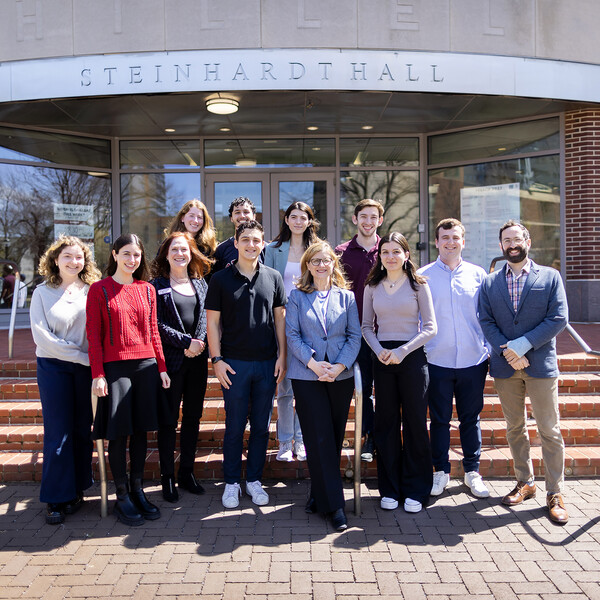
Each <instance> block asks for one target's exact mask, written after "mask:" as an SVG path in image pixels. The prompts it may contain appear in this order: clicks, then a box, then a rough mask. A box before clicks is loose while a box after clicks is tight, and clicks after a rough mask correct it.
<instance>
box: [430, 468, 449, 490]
mask: <svg viewBox="0 0 600 600" xmlns="http://www.w3.org/2000/svg"><path fill="white" fill-rule="evenodd" d="M449 483H450V475H448V473H445V472H444V471H435V472H434V473H433V485H432V486H431V495H432V496H439V495H440V494H441V493H442V492H443V491H444V490H445V489H446V487H447V486H448V484H449Z"/></svg>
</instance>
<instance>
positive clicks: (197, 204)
mask: <svg viewBox="0 0 600 600" xmlns="http://www.w3.org/2000/svg"><path fill="white" fill-rule="evenodd" d="M190 208H197V209H199V210H200V211H202V216H203V217H204V223H202V227H201V228H200V231H198V233H197V234H196V235H195V236H194V241H195V242H196V245H197V246H198V250H200V252H202V254H204V255H205V256H208V257H209V258H210V257H211V256H212V255H213V254H214V253H215V249H216V247H217V234H216V233H215V227H214V225H213V220H212V219H211V218H210V215H209V214H208V210H207V209H206V206H204V203H203V202H201V201H200V200H198V198H193V199H192V200H188V201H187V202H186V203H185V204H184V205H183V206H182V207H181V208H180V209H179V212H178V213H177V214H176V215H175V216H174V217H173V220H172V221H171V222H170V223H169V226H168V227H167V228H166V229H165V237H167V236H169V235H170V234H171V233H174V232H176V231H187V229H186V228H185V225H184V224H183V221H182V220H181V219H183V217H184V216H185V215H187V213H188V212H189V211H190ZM188 233H189V232H188ZM190 235H191V234H190Z"/></svg>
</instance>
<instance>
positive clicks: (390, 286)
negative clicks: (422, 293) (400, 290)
mask: <svg viewBox="0 0 600 600" xmlns="http://www.w3.org/2000/svg"><path fill="white" fill-rule="evenodd" d="M401 281H404V277H401V278H400V279H396V281H394V283H392V282H391V281H390V280H389V279H386V283H387V284H388V287H389V288H390V290H391V289H394V288H395V287H396V286H397V285H398V284H399V283H400V282H401Z"/></svg>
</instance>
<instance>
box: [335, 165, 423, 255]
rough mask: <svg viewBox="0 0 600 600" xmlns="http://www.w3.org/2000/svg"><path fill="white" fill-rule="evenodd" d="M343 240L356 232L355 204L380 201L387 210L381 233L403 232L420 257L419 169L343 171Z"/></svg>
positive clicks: (415, 253) (380, 229) (414, 253)
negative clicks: (366, 199) (365, 200)
mask: <svg viewBox="0 0 600 600" xmlns="http://www.w3.org/2000/svg"><path fill="white" fill-rule="evenodd" d="M340 183H341V225H342V227H341V231H342V240H348V239H350V238H351V237H352V236H353V235H354V234H355V233H356V226H355V225H354V224H353V223H352V215H353V214H354V207H355V205H356V204H358V202H360V201H361V200H363V199H364V198H373V199H374V200H379V202H381V203H382V204H383V207H384V209H385V213H384V219H383V225H382V226H381V227H380V228H379V235H380V236H381V235H385V234H387V233H389V232H390V231H399V232H400V233H402V234H403V235H404V236H405V237H406V239H407V240H408V243H409V244H410V247H411V248H412V249H413V259H415V261H416V260H417V259H418V253H417V252H415V251H414V250H415V249H416V244H417V242H418V241H419V233H418V231H417V225H418V223H419V173H418V171H349V172H345V173H341V181H340Z"/></svg>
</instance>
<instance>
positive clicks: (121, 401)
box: [92, 358, 167, 440]
mask: <svg viewBox="0 0 600 600" xmlns="http://www.w3.org/2000/svg"><path fill="white" fill-rule="evenodd" d="M104 373H105V375H106V382H107V384H108V396H103V397H100V398H98V410H97V412H96V418H95V419H94V429H93V433H92V437H93V439H95V440H97V439H107V440H114V439H116V438H118V437H121V436H124V435H131V434H132V433H135V432H138V431H156V430H157V429H158V424H159V422H160V421H162V420H163V419H164V415H166V414H167V402H166V396H165V393H164V390H163V388H162V382H161V379H160V375H159V373H158V366H157V364H156V359H154V358H143V359H136V360H119V361H113V362H107V363H104Z"/></svg>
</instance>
